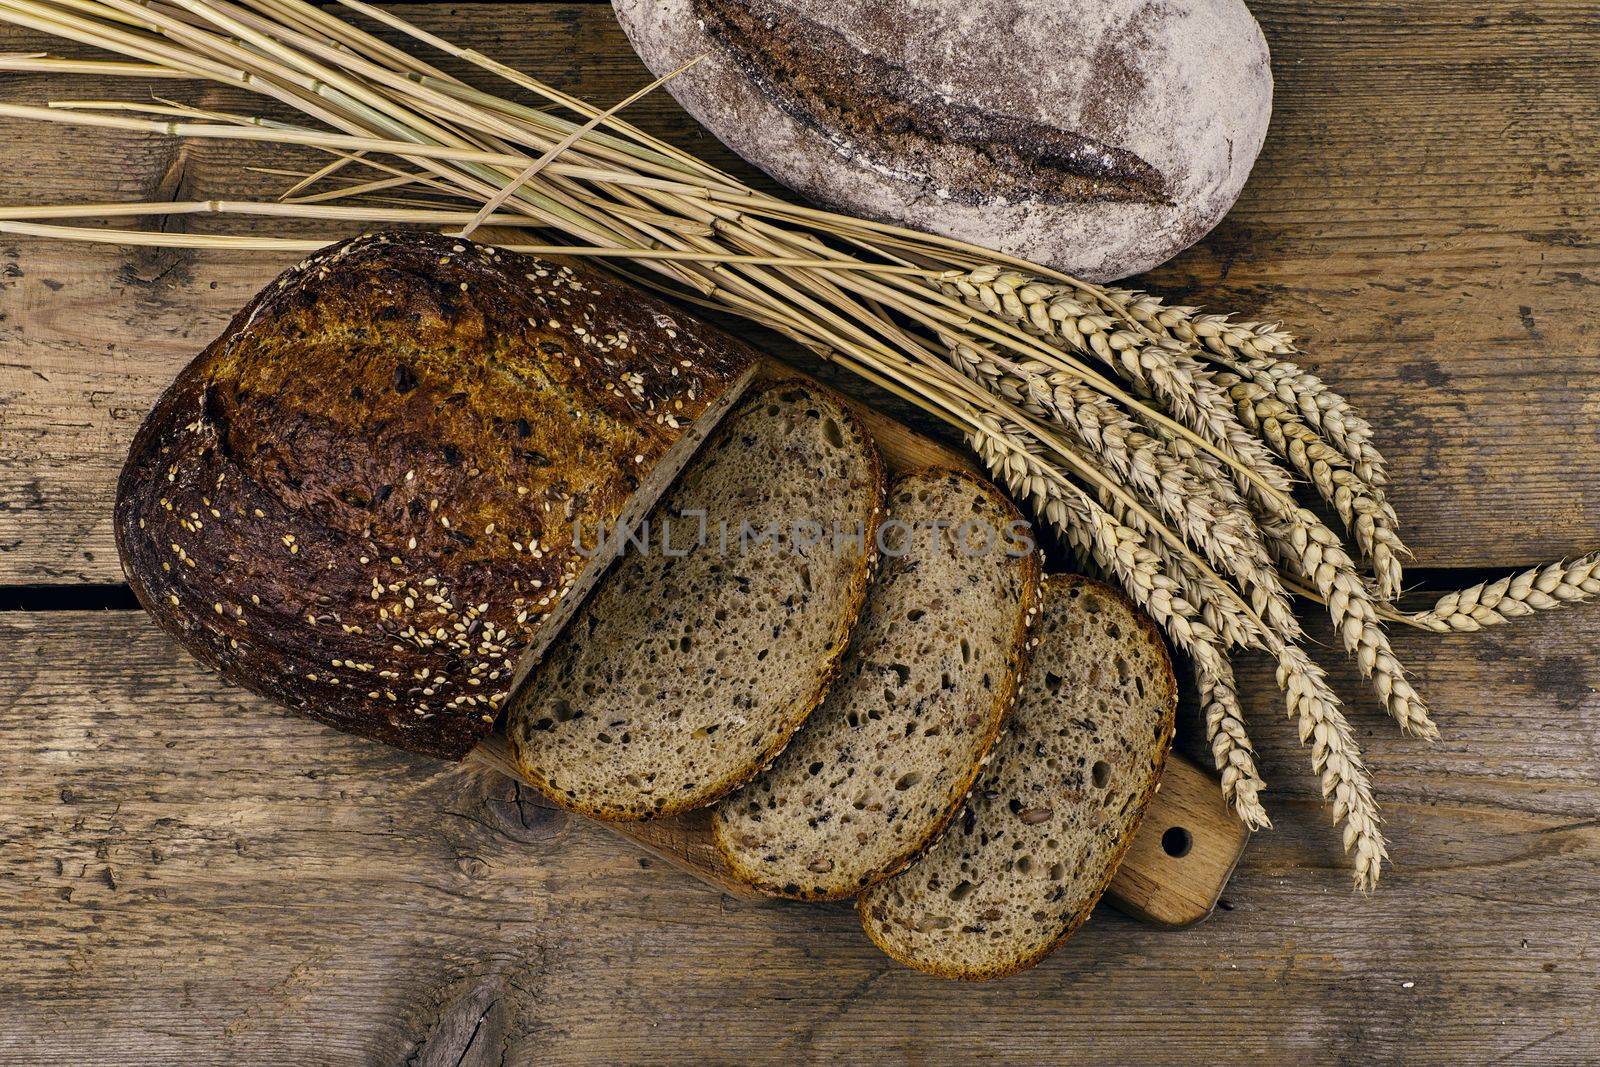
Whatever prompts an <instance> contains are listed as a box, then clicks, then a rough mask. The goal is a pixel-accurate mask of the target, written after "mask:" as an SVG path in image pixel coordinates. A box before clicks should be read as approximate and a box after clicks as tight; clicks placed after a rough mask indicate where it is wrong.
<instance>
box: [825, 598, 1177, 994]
mask: <svg viewBox="0 0 1600 1067" xmlns="http://www.w3.org/2000/svg"><path fill="white" fill-rule="evenodd" d="M1177 703H1178V691H1177V682H1176V680H1175V679H1174V678H1173V675H1172V664H1171V662H1170V661H1169V660H1168V658H1167V649H1166V645H1165V643H1164V642H1163V641H1162V640H1161V635H1160V633H1159V632H1158V631H1157V630H1156V628H1155V624H1154V623H1152V622H1151V621H1150V620H1149V619H1148V618H1146V617H1145V616H1144V615H1142V614H1140V612H1139V611H1138V609H1136V608H1135V607H1134V606H1133V604H1132V603H1131V602H1130V601H1129V600H1128V599H1127V598H1126V597H1124V596H1123V595H1122V594H1121V593H1119V592H1117V591H1116V590H1114V589H1111V588H1110V587H1108V586H1105V585H1102V584H1100V583H1099V582H1093V581H1090V580H1088V579H1086V578H1078V577H1074V576H1065V575H1063V576H1059V577H1052V578H1049V579H1046V581H1045V591H1044V610H1043V613H1042V615H1041V617H1040V619H1039V628H1038V640H1037V645H1036V647H1035V649H1034V654H1033V660H1032V663H1031V664H1030V666H1029V668H1028V670H1027V672H1026V674H1025V676H1024V679H1023V683H1022V689H1021V691H1020V692H1019V693H1018V694H1017V705H1016V709H1015V710H1014V712H1013V713H1012V717H1011V726H1010V729H1009V730H1008V731H1007V733H1006V736H1005V737H1004V738H1002V739H1001V741H1000V743H999V744H998V745H997V746H996V747H995V756H994V759H993V761H992V762H991V763H990V764H989V768H988V770H987V771H985V773H984V775H983V778H982V779H981V780H980V781H979V783H978V786H977V788H976V789H975V790H974V791H973V794H972V800H971V802H970V803H969V804H968V806H967V809H966V811H965V812H964V813H963V814H962V816H961V817H960V818H959V819H958V820H957V822H956V824H955V826H954V827H953V828H952V829H951V831H950V832H949V833H948V834H946V835H945V836H944V837H943V838H941V839H940V840H939V841H938V842H937V843H936V844H934V845H933V847H931V848H930V849H928V851H927V852H925V853H924V854H923V855H922V857H921V858H920V859H918V860H917V862H916V863H915V864H913V865H912V866H911V867H909V868H907V869H906V870H905V871H903V872H901V873H900V874H898V875H896V876H895V877H893V878H891V879H889V880H888V881H886V882H882V883H880V884H878V885H876V886H874V887H873V888H871V889H869V890H868V891H867V892H866V893H864V894H862V896H861V899H860V901H859V903H858V905H857V907H858V910H859V911H860V913H861V921H862V925H863V926H864V927H865V928H866V931H867V934H868V936H870V937H871V938H872V940H873V941H874V942H876V943H877V945H878V947H879V948H881V949H883V950H884V951H885V952H887V953H888V954H889V955H891V956H893V957H894V958H895V959H897V960H899V961H900V962H902V963H905V964H908V965H910V966H912V967H916V968H919V969H921V970H925V971H930V972H932V973H934V974H938V975H943V976H945V977H950V978H969V979H978V978H998V977H1001V976H1003V975H1007V974H1011V973H1013V972H1015V971H1019V970H1022V969H1023V968H1025V967H1030V966H1032V965H1033V964H1035V963H1038V962H1039V961H1040V960H1042V959H1043V958H1044V957H1045V956H1047V955H1049V954H1050V952H1051V950H1052V949H1054V948H1055V947H1056V946H1057V945H1059V944H1060V943H1061V942H1062V941H1064V940H1065V939H1066V938H1067V937H1068V935H1070V934H1071V933H1072V931H1073V930H1076V929H1077V928H1078V926H1079V925H1080V924H1081V923H1082V922H1083V921H1084V919H1086V918H1088V916H1089V912H1090V911H1091V910H1092V909H1093V908H1094V904H1095V901H1097V900H1099V899H1100V894H1102V893H1103V892H1105V888H1106V886H1107V884H1109V883H1110V881H1111V876H1112V875H1113V874H1114V873H1116V870H1117V866H1118V865H1119V864H1120V863H1121V862H1122V856H1123V854H1124V853H1125V852H1126V851H1127V848H1128V845H1129V843H1130V842H1131V841H1132V840H1133V835H1134V832H1135V831H1136V830H1138V828H1139V822H1140V820H1141V819H1142V818H1143V817H1144V810H1145V807H1146V806H1147V805H1148V804H1149V802H1150V798H1151V796H1153V795H1154V794H1155V791H1156V785H1157V783H1158V782H1159V780H1160V777H1161V768H1162V767H1163V765H1164V764H1165V763H1166V758H1167V750H1168V748H1169V746H1170V744H1171V741H1172V727H1173V716H1174V714H1175V712H1176V709H1177Z"/></svg>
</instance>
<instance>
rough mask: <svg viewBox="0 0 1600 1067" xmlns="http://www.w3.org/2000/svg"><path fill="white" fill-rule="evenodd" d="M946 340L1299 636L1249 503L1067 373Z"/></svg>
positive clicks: (981, 380)
mask: <svg viewBox="0 0 1600 1067" xmlns="http://www.w3.org/2000/svg"><path fill="white" fill-rule="evenodd" d="M943 340H944V341H945V345H946V350H947V352H948V354H949V359H950V362H951V364H952V365H953V366H955V367H956V368H957V369H958V370H960V371H962V372H963V373H964V374H966V375H967V376H968V377H969V378H970V379H972V380H973V381H975V382H977V383H978V384H980V385H982V386H983V387H984V388H986V389H987V390H989V391H990V392H991V393H994V394H995V395H997V396H999V397H1000V398H1001V399H1004V400H1008V401H1010V402H1011V403H1013V404H1015V405H1017V407H1019V408H1020V409H1022V410H1023V411H1026V412H1027V413H1028V414H1030V415H1033V416H1035V417H1038V418H1043V419H1047V420H1049V421H1051V422H1052V423H1054V424H1056V425H1059V426H1061V427H1063V428H1065V429H1066V430H1067V431H1068V432H1069V433H1070V434H1071V435H1072V436H1073V438H1074V440H1075V443H1078V444H1080V445H1081V446H1082V447H1083V449H1084V450H1085V451H1086V452H1087V453H1088V454H1089V455H1090V456H1092V457H1093V458H1095V459H1097V460H1099V461H1100V462H1101V463H1102V464H1103V465H1104V468H1105V469H1106V470H1107V471H1108V472H1109V473H1111V474H1113V475H1115V476H1116V477H1117V478H1119V479H1121V480H1122V481H1123V482H1125V483H1126V484H1128V485H1129V486H1131V487H1132V488H1134V489H1135V490H1136V491H1137V492H1139V494H1140V495H1141V496H1143V497H1144V498H1145V499H1146V500H1148V501H1149V502H1150V503H1151V504H1153V505H1154V506H1155V507H1156V508H1157V509H1158V510H1159V511H1160V512H1161V513H1162V514H1163V515H1165V516H1167V518H1168V519H1169V520H1171V521H1172V522H1173V523H1174V524H1176V525H1177V527H1178V528H1179V529H1180V530H1181V531H1182V532H1183V535H1184V536H1185V537H1186V538H1188V539H1189V541H1190V542H1191V543H1193V544H1195V545H1197V546H1199V547H1200V548H1201V550H1202V551H1204V552H1205V554H1206V556H1207V558H1208V559H1210V560H1211V562H1212V563H1213V564H1214V565H1216V566H1217V567H1219V568H1221V569H1223V570H1225V571H1227V572H1228V573H1230V574H1232V575H1233V576H1234V577H1235V578H1237V579H1238V580H1239V582H1240V584H1241V586H1242V587H1243V588H1244V589H1245V590H1246V592H1247V593H1248V594H1249V596H1250V598H1251V603H1252V606H1253V607H1254V608H1255V609H1256V610H1257V611H1258V612H1261V613H1262V614H1264V615H1265V616H1266V617H1267V621H1268V622H1269V623H1271V624H1272V625H1273V626H1275V627H1277V628H1279V629H1280V630H1281V631H1282V632H1284V633H1285V634H1287V635H1290V639H1291V640H1297V639H1298V637H1299V634H1300V625H1299V622H1298V620H1296V619H1295V617H1294V609H1293V607H1292V605H1291V603H1290V600H1289V597H1288V594H1287V592H1286V591H1285V590H1284V588H1283V585H1282V582H1281V580H1280V579H1279V577H1278V574H1277V571H1276V569H1275V568H1274V566H1273V562H1272V557H1271V554H1270V553H1269V552H1268V550H1267V548H1266V545H1265V542H1264V540H1263V538H1262V536H1261V533H1260V531H1259V529H1257V527H1256V524H1255V520H1254V518H1253V517H1252V516H1251V515H1250V513H1249V511H1248V510H1247V509H1246V508H1244V507H1243V506H1241V505H1240V504H1239V503H1235V502H1233V501H1229V500H1224V499H1223V498H1221V497H1220V496H1219V495H1218V494H1217V492H1216V491H1215V490H1216V488H1217V486H1216V485H1215V483H1214V482H1210V483H1208V481H1207V480H1203V479H1202V478H1201V477H1200V476H1199V475H1198V474H1197V473H1196V472H1195V471H1194V470H1192V469H1191V468H1190V467H1189V466H1188V465H1187V464H1185V463H1184V462H1183V461H1182V460H1181V459H1180V458H1179V457H1178V456H1177V455H1175V454H1173V452H1172V450H1171V449H1170V447H1169V446H1167V445H1165V444H1164V443H1163V442H1162V441H1159V440H1157V439H1156V438H1154V437H1152V436H1150V435H1149V434H1147V433H1145V432H1144V431H1143V430H1142V429H1141V428H1140V427H1139V426H1138V424H1137V423H1135V422H1134V421H1133V419H1132V418H1131V417H1129V416H1128V414H1127V413H1126V412H1124V411H1123V410H1122V409H1121V408H1120V407H1119V406H1118V405H1117V404H1116V403H1115V402H1114V401H1112V400H1110V399H1109V398H1107V397H1105V396H1102V395H1101V394H1099V393H1097V392H1095V391H1094V390H1092V389H1090V388H1088V387H1087V386H1083V385H1080V384H1078V383H1077V382H1076V381H1075V380H1074V379H1073V378H1072V377H1071V376H1070V375H1068V374H1065V373H1062V372H1059V371H1056V372H1049V373H1046V372H1047V371H1048V368H1044V367H1040V366H1037V365H1031V364H1014V363H1010V362H1008V361H1005V360H1003V359H1001V358H1000V357H998V356H996V355H995V354H994V353H993V352H990V351H986V350H983V349H979V348H976V347H974V346H972V345H969V344H964V343H962V342H960V341H959V340H957V339H956V338H953V337H949V336H945V337H944V338H943Z"/></svg>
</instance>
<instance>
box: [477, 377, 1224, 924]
mask: <svg viewBox="0 0 1600 1067" xmlns="http://www.w3.org/2000/svg"><path fill="white" fill-rule="evenodd" d="M762 375H763V376H764V377H767V378H781V377H790V378H792V377H798V376H801V375H800V373H799V372H798V371H796V370H795V369H794V368H792V367H790V366H788V365H787V364H784V363H780V362H778V361H777V360H770V361H769V362H768V363H767V364H766V366H764V367H763V370H762ZM852 407H853V408H854V410H855V412H856V414H857V415H859V416H860V418H861V420H862V421H863V422H864V423H865V424H866V426H867V428H868V429H869V430H870V431H871V432H872V435H873V437H874V438H876V440H877V442H878V447H879V449H880V450H881V451H882V453H883V457H884V460H885V461H886V462H887V464H888V466H889V469H890V470H891V472H897V471H903V470H910V469H913V468H917V467H926V466H930V465H943V466H951V467H964V468H967V469H971V470H976V469H977V468H976V465H975V464H974V462H973V460H972V459H971V457H969V456H968V455H966V454H965V453H963V452H959V451H956V450H955V449H952V448H949V447H947V446H945V445H943V444H940V443H939V442H937V441H934V440H932V439H931V438H928V437H926V436H924V435H922V434H920V433H917V432H916V431H915V430H912V429H910V428H909V427H907V426H906V425H904V424H903V423H901V422H898V421H896V420H895V419H892V418H890V417H889V416H887V415H884V414H882V413H881V412H878V411H876V410H874V409H872V408H869V407H867V406H865V405H863V404H854V403H853V404H852ZM468 760H469V761H471V762H473V763H475V764H477V765H478V766H481V767H486V768H489V769H492V770H494V771H498V772H500V773H502V774H505V775H508V776H510V777H513V778H517V777H520V776H519V775H518V773H517V769H516V764H515V762H514V761H513V760H512V758H511V752H510V747H509V745H508V744H507V742H506V739H505V738H504V737H503V736H496V737H493V738H490V739H489V740H487V741H485V742H484V743H483V744H481V745H479V746H478V748H477V749H476V750H474V751H473V753H472V754H471V755H470V756H469V757H468ZM601 825H603V826H605V827H606V828H607V829H610V830H612V831H614V832H616V833H618V834H620V835H621V836H623V837H626V838H627V839H629V840H630V841H633V842H634V843H636V844H638V845H641V846H643V847H644V848H645V849H646V850H648V851H649V852H651V853H653V854H654V855H656V856H659V857H661V858H662V859H665V860H667V861H668V862H670V863H672V864H674V865H675V866H678V867H681V868H683V869H684V870H687V871H689V872H690V873H692V874H694V875H695V876H696V877H698V878H700V879H702V880H703V881H705V882H707V883H709V884H710V885H712V886H714V887H715V888H717V889H719V890H721V891H723V892H725V893H729V894H731V895H733V896H737V897H745V898H750V897H755V896H757V894H756V893H755V892H754V891H753V890H751V889H750V888H749V887H748V886H746V885H744V884H743V883H741V882H739V881H737V880H736V879H735V878H734V877H733V876H732V874H731V873H730V872H729V871H728V868H727V865H726V864H725V863H724V862H723V860H722V856H721V855H720V854H719V853H718V851H717V848H716V846H715V844H714V843H713V842H712V839H711V814H710V811H709V809H707V810H702V811H696V812H690V813H689V814H687V815H683V816H679V817H677V818H672V819H658V820H654V821H651V822H634V823H612V822H605V823H601ZM1248 838H1249V831H1247V830H1246V829H1245V828H1244V826H1243V825H1242V824H1241V823H1240V822H1239V820H1238V819H1236V818H1234V816H1233V814H1232V812H1231V811H1229V810H1228V807H1227V804H1226V803H1225V802H1224V800H1223V798H1222V790H1221V788H1220V787H1219V786H1218V784H1217V781H1216V779H1214V778H1212V777H1211V776H1210V774H1208V773H1207V772H1205V771H1203V770H1201V769H1200V767H1199V766H1197V765H1196V764H1194V763H1193V762H1191V761H1190V760H1188V759H1186V758H1184V757H1182V756H1179V755H1177V754H1174V755H1173V756H1172V757H1171V758H1170V759H1169V760H1168V761H1167V767H1166V770H1165V772H1164V773H1163V774H1162V777H1161V784H1160V787H1159V789H1158V790H1157V792H1156V795H1155V799H1154V800H1152V801H1151V803H1150V808H1149V810H1148V811H1147V812H1146V813H1145V818H1144V823H1143V825H1142V826H1141V827H1140V829H1139V833H1138V835H1137V836H1135V838H1134V840H1133V845H1132V847H1131V848H1130V849H1129V850H1128V854H1127V857H1126V858H1125V859H1124V860H1123V863H1122V867H1121V868H1120V869H1119V870H1118V872H1117V875H1116V877H1115V878H1114V879H1113V880H1112V882H1111V888H1110V889H1109V890H1108V891H1107V897H1108V899H1109V900H1110V901H1111V902H1112V903H1113V904H1115V905H1116V906H1117V907H1118V908H1119V909H1121V910H1122V911H1124V912H1127V913H1128V914H1129V915H1132V916H1134V917H1136V918H1139V919H1142V920H1144V921H1146V922H1149V923H1153V924H1156V925H1159V926H1168V927H1181V926H1188V925H1189V924H1191V923H1195V922H1199V921H1200V920H1201V919H1204V918H1205V917H1206V916H1208V915H1210V914H1211V911H1212V909H1213V908H1215V907H1216V904H1217V899H1218V897H1220V896H1221V894H1222V890H1223V887H1225V886H1226V885H1227V884H1228V877H1229V876H1230V875H1231V874H1232V873H1233V868H1234V866H1235V864H1237V863H1238V862H1239V857H1240V856H1241V855H1242V854H1243V853H1244V847H1245V843H1246V841H1247V840H1248Z"/></svg>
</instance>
